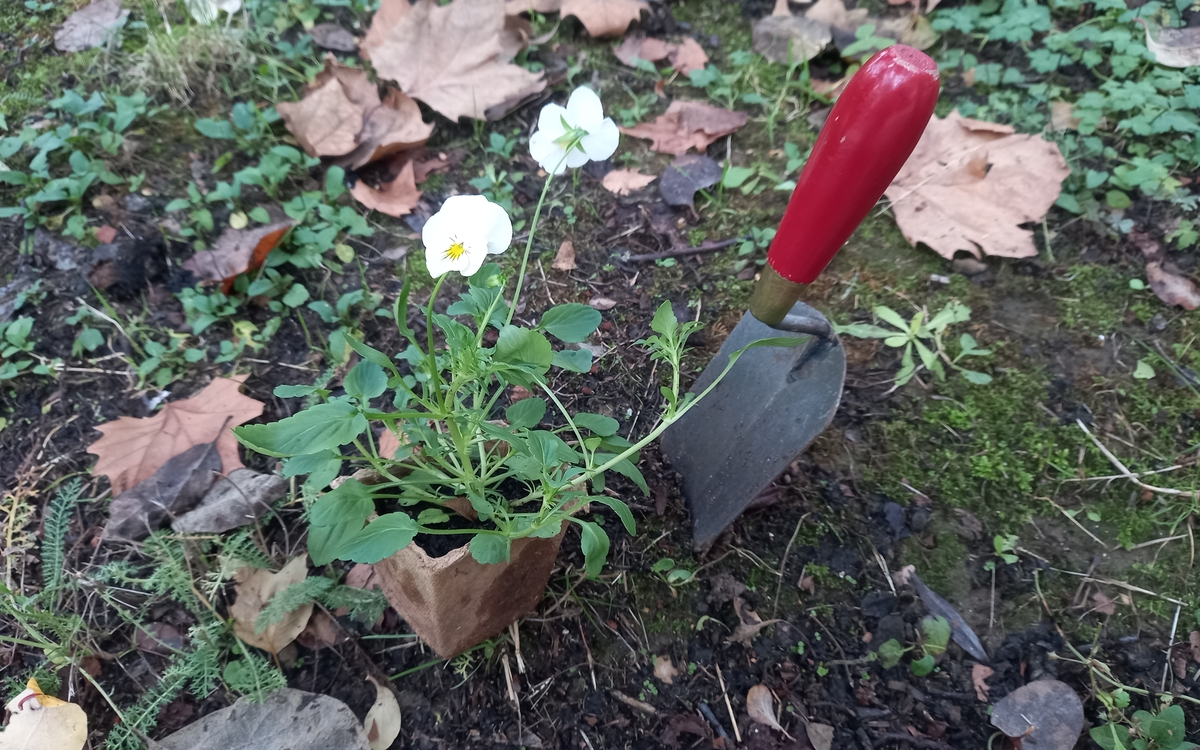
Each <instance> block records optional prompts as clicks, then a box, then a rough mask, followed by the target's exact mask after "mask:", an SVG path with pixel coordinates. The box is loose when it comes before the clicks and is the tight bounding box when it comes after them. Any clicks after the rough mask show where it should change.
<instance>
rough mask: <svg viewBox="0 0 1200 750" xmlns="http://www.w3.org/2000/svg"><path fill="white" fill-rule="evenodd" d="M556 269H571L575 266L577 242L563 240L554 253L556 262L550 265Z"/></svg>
mask: <svg viewBox="0 0 1200 750" xmlns="http://www.w3.org/2000/svg"><path fill="white" fill-rule="evenodd" d="M550 267H551V268H553V269H554V270H555V271H571V270H574V268H575V243H574V242H571V241H570V240H563V241H562V244H561V245H559V246H558V252H557V253H555V254H554V263H552V264H551V265H550Z"/></svg>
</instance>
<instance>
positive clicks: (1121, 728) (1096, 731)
mask: <svg viewBox="0 0 1200 750" xmlns="http://www.w3.org/2000/svg"><path fill="white" fill-rule="evenodd" d="M1088 736H1089V737H1091V738H1092V740H1094V741H1095V743H1096V744H1097V745H1099V746H1100V747H1102V748H1104V750H1129V727H1127V726H1125V725H1124V724H1113V723H1109V724H1101V725H1100V726H1098V727H1092V730H1091V731H1090V732H1088Z"/></svg>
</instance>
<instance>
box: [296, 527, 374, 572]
mask: <svg viewBox="0 0 1200 750" xmlns="http://www.w3.org/2000/svg"><path fill="white" fill-rule="evenodd" d="M361 529H362V521H361V520H358V521H349V522H347V523H340V524H338V525H336V526H310V527H309V528H308V556H309V557H311V558H312V561H313V565H328V564H329V563H331V562H333V561H334V560H336V559H337V553H338V549H339V548H340V547H341V546H342V545H343V544H345V543H346V542H348V541H350V540H351V539H352V538H354V536H355V535H357V534H358V532H359V531H360V530H361Z"/></svg>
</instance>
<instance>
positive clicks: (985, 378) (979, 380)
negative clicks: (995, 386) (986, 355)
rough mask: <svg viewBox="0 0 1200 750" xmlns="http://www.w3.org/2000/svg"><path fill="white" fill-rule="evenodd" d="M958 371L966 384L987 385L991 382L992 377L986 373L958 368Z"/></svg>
mask: <svg viewBox="0 0 1200 750" xmlns="http://www.w3.org/2000/svg"><path fill="white" fill-rule="evenodd" d="M958 371H959V372H960V373H962V376H963V377H964V378H966V379H967V382H969V383H974V384H975V385H988V384H989V383H991V382H992V376H991V375H988V374H987V373H986V372H976V371H975V370H966V369H963V368H959V370H958Z"/></svg>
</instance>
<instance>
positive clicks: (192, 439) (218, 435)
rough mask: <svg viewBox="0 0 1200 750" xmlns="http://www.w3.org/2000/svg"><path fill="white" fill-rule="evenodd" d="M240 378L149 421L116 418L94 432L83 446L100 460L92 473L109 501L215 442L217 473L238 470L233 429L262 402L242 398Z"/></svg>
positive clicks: (219, 384)
mask: <svg viewBox="0 0 1200 750" xmlns="http://www.w3.org/2000/svg"><path fill="white" fill-rule="evenodd" d="M245 379H246V376H245V375H241V376H235V377H232V378H217V379H215V380H213V382H212V383H210V384H209V385H208V386H207V387H206V388H205V389H204V390H202V391H200V392H199V393H197V394H196V395H195V396H192V397H191V398H188V399H184V400H182V401H172V402H170V403H168V404H166V405H165V406H164V407H163V408H162V410H161V411H159V413H157V414H155V415H154V416H152V417H146V418H143V419H135V418H134V417H121V418H120V419H117V420H115V421H112V422H109V423H107V424H102V425H99V426H98V427H96V429H97V430H99V431H100V432H101V433H103V437H101V438H100V439H99V440H97V441H96V442H94V443H92V444H91V445H89V446H88V453H92V454H95V455H96V456H98V457H99V459H98V460H97V461H96V465H95V466H94V467H92V473H94V474H103V475H104V476H107V477H108V481H109V483H110V484H111V485H112V492H113V495H114V496H120V495H121V493H123V492H125V491H126V490H128V489H129V488H131V487H133V486H135V485H137V484H139V483H141V482H143V481H145V480H146V479H148V478H150V477H151V476H153V475H154V473H155V472H156V471H158V470H159V469H160V468H162V466H163V464H165V463H166V462H167V461H168V460H169V459H171V458H172V457H173V456H177V455H179V454H180V453H183V452H184V451H186V450H187V449H189V448H191V447H193V446H196V445H203V444H205V443H211V442H213V441H214V440H215V441H216V443H217V453H219V454H220V456H221V471H222V473H224V474H228V473H230V472H231V471H233V470H234V469H239V468H241V466H242V462H241V460H240V459H239V458H238V442H237V438H235V437H234V436H233V432H232V431H231V430H232V428H234V427H237V426H238V425H240V424H242V423H243V422H249V421H250V420H251V419H254V418H255V417H257V416H259V415H260V414H262V411H263V405H262V402H260V401H256V400H254V399H252V398H250V397H249V396H243V395H242V394H241V393H240V391H239V389H240V388H241V385H242V382H243V381H244V380H245Z"/></svg>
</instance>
